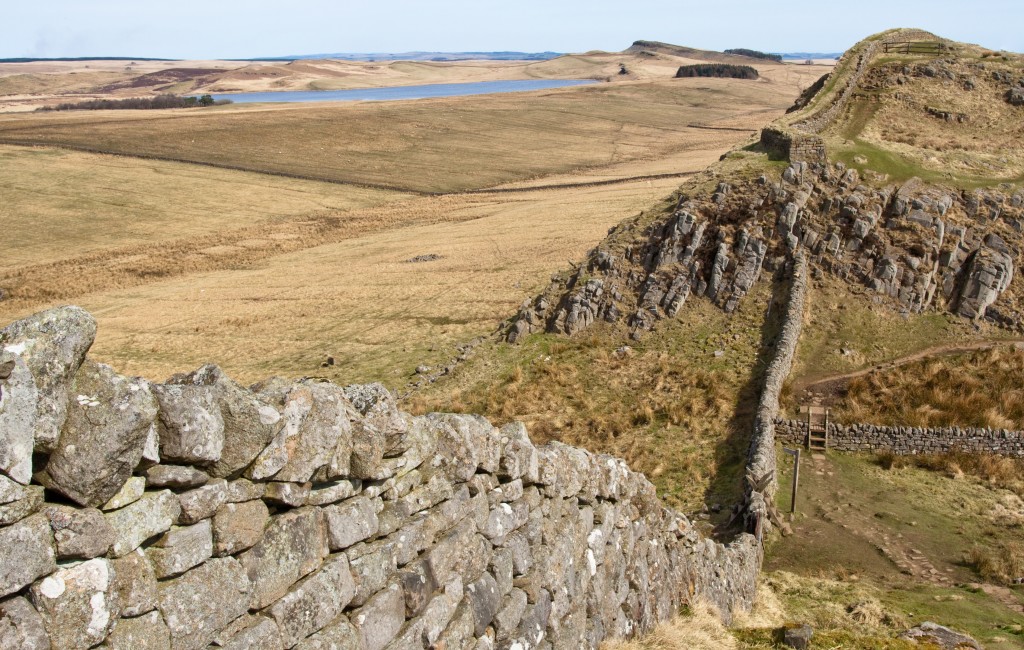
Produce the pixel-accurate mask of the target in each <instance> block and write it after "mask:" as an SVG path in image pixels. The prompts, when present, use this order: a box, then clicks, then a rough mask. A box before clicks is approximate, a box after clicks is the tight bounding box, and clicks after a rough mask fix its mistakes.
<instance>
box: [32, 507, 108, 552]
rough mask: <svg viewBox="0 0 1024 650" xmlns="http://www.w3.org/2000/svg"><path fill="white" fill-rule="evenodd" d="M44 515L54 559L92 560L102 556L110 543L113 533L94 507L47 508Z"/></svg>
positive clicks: (100, 513) (101, 514)
mask: <svg viewBox="0 0 1024 650" xmlns="http://www.w3.org/2000/svg"><path fill="white" fill-rule="evenodd" d="M44 512H45V514H46V516H47V518H49V520H50V528H52V529H53V539H54V541H55V542H56V543H57V559H60V560H66V559H71V558H79V559H85V560H88V559H92V558H94V557H97V556H99V555H105V554H106V552H107V551H108V550H110V547H111V545H112V544H113V543H114V530H113V529H112V528H111V527H110V524H108V523H107V520H106V519H104V518H103V513H102V512H100V511H99V510H97V509H95V508H83V509H79V508H70V507H68V506H49V507H47V508H46V510H45V511H44Z"/></svg>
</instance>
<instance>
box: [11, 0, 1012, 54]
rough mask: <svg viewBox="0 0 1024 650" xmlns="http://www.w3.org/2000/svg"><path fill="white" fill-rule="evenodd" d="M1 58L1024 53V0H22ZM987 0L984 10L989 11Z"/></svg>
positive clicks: (14, 8)
mask: <svg viewBox="0 0 1024 650" xmlns="http://www.w3.org/2000/svg"><path fill="white" fill-rule="evenodd" d="M5 5H6V6H4V7H3V9H2V11H0V16H2V17H3V20H2V21H0V57H15V56H33V57H58V56H87V55H107V56H153V57H167V58H218V57H223V58H228V57H254V56H272V55H287V54H306V53H318V52H406V51H413V50H425V51H449V52H452V51H467V50H468V51H474V50H519V51H530V52H536V51H544V50H553V51H560V52H582V51H586V50H591V49H602V50H621V49H623V48H625V47H627V46H628V45H629V44H630V43H631V42H632V41H634V40H636V39H649V40H659V41H666V42H671V43H676V44H679V45H689V46H693V47H700V48H707V49H724V48H729V47H749V48H754V49H760V50H765V51H774V52H780V51H840V50H843V49H845V48H846V47H849V46H850V45H852V44H853V43H855V42H857V41H858V40H860V39H861V38H863V37H864V36H867V35H868V34H872V33H875V32H878V31H882V30H883V29H887V28H889V27H911V26H912V27H922V28H925V29H929V30H931V31H933V32H936V33H938V34H940V35H943V36H947V37H949V38H953V39H956V40H959V41H966V42H971V43H979V44H981V45H985V46H987V47H991V48H994V49H1008V50H1013V51H1017V52H1020V51H1024V30H1022V29H1021V25H1024V1H1022V0H987V1H986V2H984V3H975V2H969V1H966V0H859V1H853V2H829V1H828V0H819V1H816V2H809V1H807V0H791V1H789V2H786V1H785V0H783V1H779V0H774V1H773V0H761V1H756V2H755V1H751V0H704V1H703V2H693V1H691V0H674V1H668V0H652V1H644V0H633V1H629V0H618V1H616V2H611V1H608V0H589V1H582V0H580V1H577V0H520V1H518V2H510V1H504V2H497V1H494V0H437V1H423V0H420V1H416V0H362V1H357V2H353V1H351V0H293V2H291V3H289V2H285V1H282V0H274V1H269V0H247V1H246V2H235V1H234V0H168V1H166V2H142V1H140V0H131V1H128V0H34V1H29V2H24V1H19V0H8V1H7V2H5ZM979 6H980V7H984V10H983V11H982V10H980V9H978V7H979Z"/></svg>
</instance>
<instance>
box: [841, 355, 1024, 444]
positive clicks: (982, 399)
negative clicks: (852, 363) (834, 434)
mask: <svg viewBox="0 0 1024 650" xmlns="http://www.w3.org/2000/svg"><path fill="white" fill-rule="evenodd" d="M1021 377H1024V350H1021V349H1019V348H1016V347H1011V346H1001V347H995V348H992V349H989V350H983V351H979V352H973V353H969V354H964V355H957V356H948V357H938V358H932V359H927V360H923V361H919V362H916V363H910V364H906V365H903V366H898V367H896V368H891V369H889V370H885V371H878V372H874V373H871V374H868V375H864V376H861V377H856V378H854V379H852V380H851V381H850V382H849V384H848V386H847V389H846V394H845V396H844V397H843V398H842V400H841V401H840V403H839V404H838V405H837V406H836V407H835V408H834V409H833V413H834V414H835V416H836V417H837V418H838V419H839V420H841V421H844V422H870V423H873V424H887V425H897V426H899V425H904V426H918V427H944V426H954V425H955V426H965V427H990V428H993V429H1021V428H1024V384H1022V383H1021Z"/></svg>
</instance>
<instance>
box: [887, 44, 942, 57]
mask: <svg viewBox="0 0 1024 650" xmlns="http://www.w3.org/2000/svg"><path fill="white" fill-rule="evenodd" d="M884 47H885V53H886V54H942V53H943V52H945V51H946V45H945V43H940V42H938V41H902V42H898V43H885V44H884Z"/></svg>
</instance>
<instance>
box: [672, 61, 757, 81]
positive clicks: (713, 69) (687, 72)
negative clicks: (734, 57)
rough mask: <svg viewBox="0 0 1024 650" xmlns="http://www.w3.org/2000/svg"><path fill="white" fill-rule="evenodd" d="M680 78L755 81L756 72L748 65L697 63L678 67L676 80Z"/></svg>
mask: <svg viewBox="0 0 1024 650" xmlns="http://www.w3.org/2000/svg"><path fill="white" fill-rule="evenodd" d="M681 77H724V78H726V79H757V70H755V69H754V68H751V67H750V66H749V65H730V64H728V63H699V64H697V65H683V66H679V71H678V72H676V78H677V79H678V78H681Z"/></svg>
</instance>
